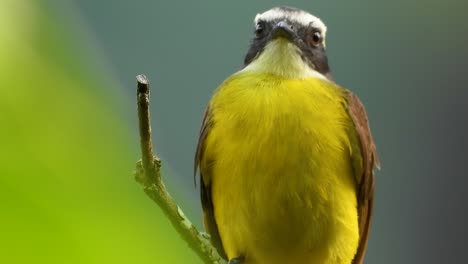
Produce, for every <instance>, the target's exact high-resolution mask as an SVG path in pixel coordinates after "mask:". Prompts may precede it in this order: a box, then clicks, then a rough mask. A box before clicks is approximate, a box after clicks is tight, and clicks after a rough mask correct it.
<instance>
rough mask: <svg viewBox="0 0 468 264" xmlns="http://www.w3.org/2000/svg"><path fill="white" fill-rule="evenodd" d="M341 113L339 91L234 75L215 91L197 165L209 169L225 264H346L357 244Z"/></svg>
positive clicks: (320, 84)
mask: <svg viewBox="0 0 468 264" xmlns="http://www.w3.org/2000/svg"><path fill="white" fill-rule="evenodd" d="M345 103H346V102H345V100H344V99H343V96H342V90H341V88H339V87H337V86H334V85H333V84H330V83H327V82H326V81H323V80H319V79H315V78H309V79H303V80H287V79H283V78H281V77H277V76H273V75H268V74H258V73H257V74H253V73H240V74H236V75H234V76H233V77H231V78H230V79H228V80H227V81H225V83H224V84H223V85H222V86H221V87H220V88H219V89H218V90H217V92H216V93H215V95H214V97H213V100H212V101H211V103H210V108H211V110H212V115H213V116H212V119H213V127H212V129H211V131H210V133H209V136H208V138H207V141H206V149H205V158H204V160H205V162H207V161H208V160H210V161H211V160H212V161H214V162H213V163H212V164H211V165H210V166H211V167H210V168H211V172H212V174H211V175H212V178H211V186H212V189H211V190H212V200H213V205H214V213H215V219H216V222H217V225H218V229H219V233H220V236H221V239H222V243H223V246H224V249H225V251H226V253H227V255H228V257H229V258H234V257H237V256H239V255H243V256H245V258H246V261H247V263H246V264H248V263H268V264H275V263H320V264H327V263H333V264H341V263H343V264H350V263H351V261H352V259H353V257H354V254H355V252H356V250H357V246H358V240H359V234H358V216H357V210H356V190H355V182H354V175H353V170H352V164H351V158H350V155H351V147H350V146H351V142H350V140H353V139H352V138H350V137H349V136H348V135H349V133H348V132H349V131H350V129H351V128H352V122H351V120H350V119H349V117H348V115H347V113H346V109H345V105H344V104H345ZM203 162H204V161H202V163H203Z"/></svg>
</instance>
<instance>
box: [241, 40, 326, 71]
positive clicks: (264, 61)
mask: <svg viewBox="0 0 468 264" xmlns="http://www.w3.org/2000/svg"><path fill="white" fill-rule="evenodd" d="M241 72H259V73H271V74H274V75H279V76H282V77H286V78H290V79H305V78H314V77H315V78H320V79H324V80H327V78H326V77H325V76H323V75H322V74H321V73H319V72H317V71H316V70H315V69H313V68H311V67H310V65H308V64H307V63H306V62H305V61H304V60H303V59H302V58H301V56H300V55H299V49H298V47H296V46H295V45H294V44H293V43H291V42H289V41H287V40H285V39H282V38H279V39H276V40H273V41H271V42H270V43H268V44H267V45H266V46H265V48H264V50H263V52H262V53H261V54H260V56H258V57H256V58H255V59H254V60H253V61H252V62H251V63H250V64H249V65H247V66H246V67H245V68H244V69H242V70H241Z"/></svg>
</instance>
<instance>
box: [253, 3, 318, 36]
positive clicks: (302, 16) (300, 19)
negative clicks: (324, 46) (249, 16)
mask: <svg viewBox="0 0 468 264" xmlns="http://www.w3.org/2000/svg"><path fill="white" fill-rule="evenodd" d="M282 18H283V19H284V18H286V19H288V20H290V21H293V22H296V23H299V24H301V25H304V26H310V24H311V23H312V25H313V26H314V27H316V28H318V29H320V31H321V32H322V34H325V33H326V32H327V27H326V26H325V24H324V23H323V22H322V20H320V18H318V17H316V16H313V15H311V14H309V13H307V12H305V11H284V10H281V9H278V8H274V9H270V10H268V11H266V12H264V13H262V14H257V15H256V16H255V23H258V21H259V20H265V21H273V20H276V19H282Z"/></svg>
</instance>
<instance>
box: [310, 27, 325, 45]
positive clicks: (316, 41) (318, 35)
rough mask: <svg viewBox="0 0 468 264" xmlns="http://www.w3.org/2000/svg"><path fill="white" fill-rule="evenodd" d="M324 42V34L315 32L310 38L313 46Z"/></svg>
mask: <svg viewBox="0 0 468 264" xmlns="http://www.w3.org/2000/svg"><path fill="white" fill-rule="evenodd" d="M322 41H323V37H322V33H320V32H319V31H315V32H314V33H312V35H311V36H310V38H309V42H310V44H311V45H312V46H318V45H320V44H321V43H322Z"/></svg>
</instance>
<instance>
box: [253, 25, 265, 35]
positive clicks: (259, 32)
mask: <svg viewBox="0 0 468 264" xmlns="http://www.w3.org/2000/svg"><path fill="white" fill-rule="evenodd" d="M264 30H265V24H264V23H263V22H262V21H259V22H258V23H257V24H256V25H255V35H256V36H257V37H260V36H261V35H262V33H263V31H264Z"/></svg>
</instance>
